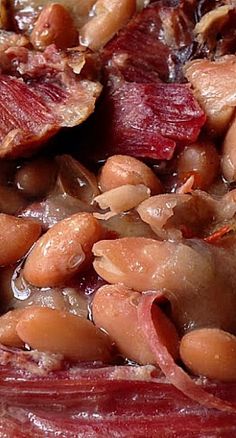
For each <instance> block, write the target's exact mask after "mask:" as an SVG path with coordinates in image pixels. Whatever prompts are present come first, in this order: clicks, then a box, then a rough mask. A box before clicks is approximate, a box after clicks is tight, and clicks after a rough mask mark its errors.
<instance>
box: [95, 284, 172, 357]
mask: <svg viewBox="0 0 236 438" xmlns="http://www.w3.org/2000/svg"><path fill="white" fill-rule="evenodd" d="M140 297H141V294H140V293H139V292H134V291H132V290H130V289H127V288H126V287H125V286H123V285H121V284H117V285H109V286H103V287H101V288H100V289H99V290H98V291H97V292H96V294H95V297H94V299H93V303H92V315H93V320H94V322H95V324H96V325H97V326H98V327H100V328H103V329H104V330H105V331H106V332H107V333H108V334H109V336H110V337H111V339H113V340H114V341H115V344H116V346H117V348H118V350H119V352H120V353H121V354H122V355H123V356H124V357H125V358H128V359H131V360H134V361H135V362H137V363H139V364H143V365H145V364H155V363H156V359H155V356H154V355H153V353H152V351H151V350H150V347H149V345H148V343H147V341H146V338H145V336H144V334H143V331H142V327H141V326H140V325H139V322H138V315H137V306H138V303H139V301H140ZM153 321H154V324H155V326H156V329H157V331H158V333H159V336H160V337H161V339H162V342H163V344H164V345H166V347H167V349H168V350H169V352H170V354H171V355H172V356H173V357H174V358H177V357H178V335H177V332H176V329H175V327H174V325H173V324H172V323H171V321H170V320H169V319H168V318H167V317H166V316H165V314H164V313H163V312H162V311H161V310H160V309H159V308H158V307H156V306H154V307H153Z"/></svg>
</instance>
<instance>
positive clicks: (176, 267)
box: [93, 237, 236, 334]
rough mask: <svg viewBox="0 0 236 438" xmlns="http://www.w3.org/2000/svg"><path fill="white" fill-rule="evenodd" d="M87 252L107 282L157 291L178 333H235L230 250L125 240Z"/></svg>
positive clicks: (197, 244) (198, 243)
mask: <svg viewBox="0 0 236 438" xmlns="http://www.w3.org/2000/svg"><path fill="white" fill-rule="evenodd" d="M93 252H94V255H95V256H96V259H95V261H94V268H95V270H96V272H97V273H98V274H99V275H100V276H101V277H102V278H104V279H105V280H106V281H107V282H109V283H112V284H113V283H123V284H124V285H125V286H126V287H129V288H132V289H134V290H137V291H147V290H155V291H159V290H161V291H163V293H164V295H165V296H166V298H167V299H168V300H169V301H170V303H171V315H172V317H173V321H174V322H175V324H176V327H177V328H178V329H179V331H180V332H182V333H183V332H186V331H188V330H190V329H193V328H198V327H216V328H221V329H223V330H225V331H229V332H231V333H233V334H235V333H236V320H235V306H236V292H235V291H236V276H235V256H236V255H235V246H234V247H232V248H230V249H224V248H221V247H215V246H213V245H208V244H207V243H205V242H203V241H201V240H197V239H196V240H188V241H186V242H185V243H182V242H181V243H173V242H159V241H157V240H153V239H146V238H138V237H136V238H132V237H129V238H123V239H116V240H110V241H109V240H106V241H105V240H104V241H100V242H97V243H96V244H95V245H94V247H93Z"/></svg>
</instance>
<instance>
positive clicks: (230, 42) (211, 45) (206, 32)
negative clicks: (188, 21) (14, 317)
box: [194, 1, 236, 59]
mask: <svg viewBox="0 0 236 438" xmlns="http://www.w3.org/2000/svg"><path fill="white" fill-rule="evenodd" d="M199 3H201V2H199ZM208 3H210V2H208ZM215 3H216V5H215V7H214V5H212V7H211V10H209V11H205V12H206V13H205V14H204V15H203V16H202V17H201V19H200V21H199V22H198V23H197V24H196V27H195V29H194V33H195V35H196V40H197V42H198V43H199V47H200V48H201V51H202V52H203V53H204V54H205V55H206V56H207V57H209V58H210V59H214V58H217V57H219V56H223V55H226V54H230V53H232V54H233V53H235V45H236V30H235V22H236V3H235V1H225V2H215Z"/></svg>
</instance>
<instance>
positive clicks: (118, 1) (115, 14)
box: [80, 0, 136, 51]
mask: <svg viewBox="0 0 236 438" xmlns="http://www.w3.org/2000/svg"><path fill="white" fill-rule="evenodd" d="M135 9H136V0H98V1H97V2H96V4H95V6H94V17H93V18H92V19H91V20H90V21H88V23H86V24H85V25H84V26H83V27H82V29H81V30H80V38H81V43H82V44H83V45H85V46H88V47H89V48H90V49H92V50H94V51H96V50H99V49H100V48H102V47H103V46H104V45H105V44H106V43H107V42H108V41H109V40H110V39H111V38H112V37H113V36H114V35H115V34H116V32H118V30H119V29H121V27H123V26H124V25H125V24H126V23H127V21H128V20H129V18H131V16H132V15H133V14H134V12H135Z"/></svg>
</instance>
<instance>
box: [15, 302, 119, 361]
mask: <svg viewBox="0 0 236 438" xmlns="http://www.w3.org/2000/svg"><path fill="white" fill-rule="evenodd" d="M16 331H17V334H18V336H19V337H20V338H21V339H22V340H23V341H24V342H25V343H26V344H28V345H30V347H31V348H33V349H37V350H39V351H43V352H49V353H60V354H63V355H64V356H65V358H67V359H69V360H72V361H89V360H101V361H104V362H108V361H109V360H110V350H111V342H110V340H109V337H108V336H107V335H106V334H105V333H104V332H102V331H101V330H99V329H98V328H97V327H95V326H94V325H93V323H92V322H91V321H88V320H87V319H85V318H82V317H79V316H74V315H71V314H69V313H67V312H62V311H59V310H55V309H48V308H46V307H45V308H40V307H38V308H27V309H25V311H24V314H23V316H22V317H21V318H20V320H19V322H18V324H17V326H16Z"/></svg>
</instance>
